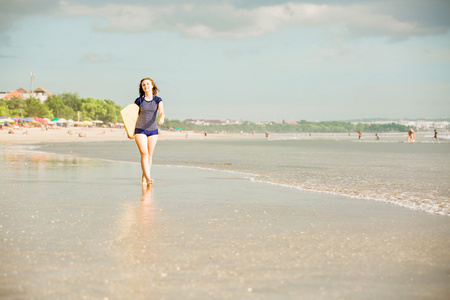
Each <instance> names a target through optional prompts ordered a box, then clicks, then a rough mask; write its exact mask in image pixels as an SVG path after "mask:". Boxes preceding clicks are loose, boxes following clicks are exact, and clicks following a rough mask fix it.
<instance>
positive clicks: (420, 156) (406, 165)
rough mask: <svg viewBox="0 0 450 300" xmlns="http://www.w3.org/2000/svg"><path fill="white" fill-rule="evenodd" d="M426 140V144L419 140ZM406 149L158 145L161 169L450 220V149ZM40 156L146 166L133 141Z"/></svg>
mask: <svg viewBox="0 0 450 300" xmlns="http://www.w3.org/2000/svg"><path fill="white" fill-rule="evenodd" d="M418 139H419V137H418ZM421 140H422V141H417V142H416V143H406V142H404V141H403V136H400V135H386V136H383V139H382V140H381V141H375V139H369V138H367V140H364V139H363V140H361V141H359V140H357V139H356V138H355V137H350V136H345V135H344V136H342V135H341V136H333V135H323V136H319V135H318V136H314V137H309V136H297V135H278V136H276V135H275V136H272V137H271V138H270V139H269V140H265V139H260V138H255V139H233V140H218V139H211V140H208V139H204V140H181V141H180V140H176V141H164V140H160V141H159V142H158V145H157V148H156V151H155V155H154V163H155V164H156V165H175V166H195V167H199V168H207V169H214V170H226V171H235V172H241V173H246V174H248V178H250V179H251V180H257V181H263V182H267V183H272V184H277V185H283V186H289V187H292V188H296V189H300V190H307V191H314V192H325V193H332V194H336V195H344V196H349V197H354V198H358V199H364V200H367V199H369V200H376V201H383V202H389V203H394V204H396V205H400V206H404V207H408V208H411V209H417V210H422V211H426V212H429V213H436V214H442V215H447V216H448V215H450V200H449V196H450V189H449V183H450V143H448V142H433V141H432V140H431V138H429V137H421ZM36 150H40V151H49V152H56V153H65V154H70V155H76V156H79V157H95V158H101V159H106V160H113V161H130V162H137V161H139V157H138V152H137V149H136V145H135V144H134V142H131V141H130V142H110V143H104V144H99V143H79V144H52V145H42V146H40V147H39V148H37V149H36Z"/></svg>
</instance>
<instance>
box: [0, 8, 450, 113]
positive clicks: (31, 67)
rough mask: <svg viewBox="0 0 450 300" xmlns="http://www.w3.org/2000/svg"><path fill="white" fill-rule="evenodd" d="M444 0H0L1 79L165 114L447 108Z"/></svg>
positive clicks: (449, 23)
mask: <svg viewBox="0 0 450 300" xmlns="http://www.w3.org/2000/svg"><path fill="white" fill-rule="evenodd" d="M449 28H450V1H448V0H395V1H393V0H386V1H385V0H359V1H356V0H340V1H339V0H334V1H333V0H319V1H312V0H311V1H309V2H304V1H295V0H294V1H283V0H278V1H276V0H222V1H212V0H185V1H184V0H165V1H153V0H148V1H144V0H128V1H119V0H97V1H90V0H81V1H75V0H61V1H59V0H39V1H38V0H0V91H12V90H15V89H17V88H20V87H22V88H25V89H27V90H28V89H29V88H30V83H31V80H30V72H34V73H35V74H36V75H35V81H34V87H35V88H37V87H42V88H45V89H47V90H48V91H50V92H51V93H52V94H60V93H65V92H76V93H78V95H79V96H80V97H83V98H87V97H92V98H95V99H110V100H113V101H115V102H116V103H117V104H119V105H121V106H125V105H127V104H129V103H132V102H134V100H135V99H136V97H138V86H139V82H140V80H141V79H142V78H145V77H150V78H152V79H153V80H154V81H155V83H156V85H157V86H158V88H159V89H160V93H159V96H160V97H161V98H162V99H163V101H164V108H165V114H166V117H167V118H169V119H178V120H184V119H187V118H192V119H221V120H225V119H233V120H248V121H253V122H259V121H276V122H279V121H282V120H285V121H300V120H308V121H330V120H354V119H364V118H388V119H400V118H403V119H414V118H438V117H449V115H450V31H449Z"/></svg>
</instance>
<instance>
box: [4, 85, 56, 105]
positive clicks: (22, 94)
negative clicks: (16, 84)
mask: <svg viewBox="0 0 450 300" xmlns="http://www.w3.org/2000/svg"><path fill="white" fill-rule="evenodd" d="M51 95H52V94H51V93H50V92H49V91H47V90H46V89H44V88H37V89H35V90H34V91H33V92H27V91H26V90H25V89H23V88H18V89H17V90H14V91H12V92H0V99H3V100H11V99H13V98H19V99H28V98H30V97H34V98H36V99H39V100H40V101H41V102H44V101H45V100H47V98H48V97H50V96H51Z"/></svg>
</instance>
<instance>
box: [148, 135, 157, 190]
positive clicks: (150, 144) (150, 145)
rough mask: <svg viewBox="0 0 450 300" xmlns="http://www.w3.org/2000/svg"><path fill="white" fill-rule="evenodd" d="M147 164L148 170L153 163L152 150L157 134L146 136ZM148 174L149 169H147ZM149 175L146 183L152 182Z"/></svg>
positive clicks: (153, 149)
mask: <svg viewBox="0 0 450 300" xmlns="http://www.w3.org/2000/svg"><path fill="white" fill-rule="evenodd" d="M147 139H148V165H149V170H151V168H152V164H153V151H155V147H156V142H158V135H152V136H149V137H148V138H147ZM149 174H150V171H149ZM149 177H150V181H147V185H150V184H152V183H153V179H151V176H149Z"/></svg>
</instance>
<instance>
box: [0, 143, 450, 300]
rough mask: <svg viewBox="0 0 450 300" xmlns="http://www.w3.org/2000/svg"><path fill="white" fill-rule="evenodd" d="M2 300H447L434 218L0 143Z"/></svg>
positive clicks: (449, 225)
mask: <svg viewBox="0 0 450 300" xmlns="http://www.w3.org/2000/svg"><path fill="white" fill-rule="evenodd" d="M0 147H1V148H0V150H1V151H0V152H1V155H0V166H1V169H2V170H4V172H5V173H6V174H7V176H4V177H3V178H2V181H1V182H0V183H1V199H2V200H1V203H0V239H1V240H0V241H1V243H0V275H1V276H0V298H2V299H22V298H23V299H30V298H32V299H49V298H51V299H60V298H64V299H123V298H128V299H180V298H182V299H214V298H215V299H247V298H249V299H448V298H449V296H450V277H449V275H450V259H449V258H450V250H449V249H450V241H449V236H450V235H449V234H450V222H449V219H448V217H446V216H437V215H431V214H427V213H422V212H417V211H412V210H409V209H405V208H401V207H398V206H394V205H390V204H385V203H378V202H372V201H361V200H356V199H350V198H345V197H337V196H330V195H325V194H319V193H308V192H299V191H297V190H293V189H289V188H284V187H279V186H272V185H268V184H264V183H259V182H250V181H249V180H247V179H245V178H244V175H242V174H236V173H227V172H217V171H208V170H201V169H195V168H182V167H163V166H154V167H153V172H154V173H155V174H158V175H157V177H156V181H155V184H154V186H153V189H151V190H149V191H146V192H143V190H142V188H141V185H140V184H139V177H140V166H139V164H138V163H129V162H128V163H127V162H123V163H117V162H108V161H101V160H95V159H82V158H75V157H71V156H66V155H50V154H46V153H32V154H30V153H27V152H21V151H20V149H21V148H20V147H19V146H17V145H13V144H3V145H2V144H0Z"/></svg>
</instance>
